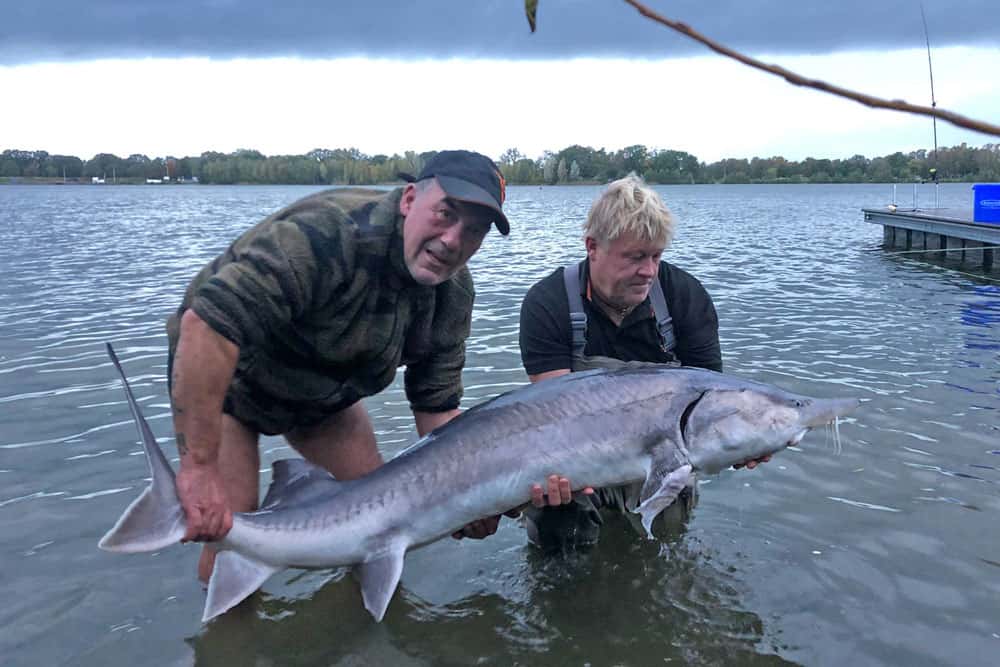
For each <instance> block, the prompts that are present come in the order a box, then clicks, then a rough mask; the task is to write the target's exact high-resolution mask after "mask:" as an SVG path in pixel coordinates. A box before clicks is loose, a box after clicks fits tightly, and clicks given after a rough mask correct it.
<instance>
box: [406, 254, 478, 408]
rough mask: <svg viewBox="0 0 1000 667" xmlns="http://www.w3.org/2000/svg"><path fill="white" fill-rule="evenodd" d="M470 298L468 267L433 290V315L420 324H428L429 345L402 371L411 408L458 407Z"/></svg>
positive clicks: (460, 397)
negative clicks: (428, 347)
mask: <svg viewBox="0 0 1000 667" xmlns="http://www.w3.org/2000/svg"><path fill="white" fill-rule="evenodd" d="M474 299H475V290H474V288H473V284H472V276H471V275H470V273H469V271H468V269H462V270H461V271H460V272H459V273H458V274H457V275H456V276H455V277H453V278H452V279H451V280H449V281H447V282H446V283H444V284H442V285H439V286H438V287H437V289H436V290H435V294H434V312H433V316H432V317H430V318H427V319H426V320H425V321H424V323H423V324H422V326H429V327H430V331H429V340H430V349H429V350H427V351H426V353H425V354H422V355H420V356H419V357H418V358H416V359H411V360H408V361H407V365H406V372H405V375H404V384H405V387H406V397H407V399H409V401H410V409H411V410H413V411H414V412H445V411H447V410H453V409H455V408H457V407H458V405H459V403H460V401H461V399H462V391H463V389H462V368H463V367H464V366H465V341H466V339H467V338H468V337H469V332H470V330H471V327H472V304H473V301H474ZM418 326H419V325H418Z"/></svg>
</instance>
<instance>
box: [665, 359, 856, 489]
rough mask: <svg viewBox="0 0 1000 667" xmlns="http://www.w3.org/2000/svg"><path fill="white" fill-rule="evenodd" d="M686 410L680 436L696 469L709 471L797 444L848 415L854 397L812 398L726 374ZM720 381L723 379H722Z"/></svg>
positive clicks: (708, 385)
mask: <svg viewBox="0 0 1000 667" xmlns="http://www.w3.org/2000/svg"><path fill="white" fill-rule="evenodd" d="M718 378H719V380H720V382H719V383H718V384H715V385H714V386H713V384H712V383H706V385H705V386H704V391H703V392H702V393H701V394H700V395H699V396H698V397H697V398H695V399H694V400H693V401H692V402H691V403H690V404H689V405H688V406H687V408H686V409H685V411H684V414H683V416H682V417H681V433H682V437H683V440H684V446H685V448H686V449H687V451H688V459H689V460H690V462H691V464H692V465H693V466H694V468H695V470H703V471H705V472H707V473H714V472H718V471H719V470H722V469H724V468H728V467H730V466H733V465H736V464H738V463H743V462H745V461H748V460H751V459H758V458H761V457H762V456H768V455H770V454H774V453H775V452H778V451H781V450H782V449H784V448H786V447H790V446H793V445H797V444H799V442H800V441H801V440H802V438H803V436H805V434H806V433H808V432H809V431H810V430H811V429H814V428H816V427H817V426H824V425H826V424H830V423H835V422H836V420H837V419H838V418H840V417H843V416H844V415H847V414H849V413H851V412H853V411H854V410H855V409H856V408H857V407H858V406H859V405H860V401H858V400H857V399H854V398H811V397H808V396H801V395H798V394H793V393H790V392H787V391H784V390H782V389H779V388H777V387H774V386H771V385H765V384H760V383H756V382H749V381H743V380H736V379H733V378H729V377H726V376H721V375H719V376H718ZM723 378H725V379H724V380H723Z"/></svg>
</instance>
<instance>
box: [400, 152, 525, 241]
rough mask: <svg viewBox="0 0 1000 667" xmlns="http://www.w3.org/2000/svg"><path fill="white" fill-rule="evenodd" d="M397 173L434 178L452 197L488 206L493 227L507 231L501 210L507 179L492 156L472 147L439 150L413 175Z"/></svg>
mask: <svg viewBox="0 0 1000 667" xmlns="http://www.w3.org/2000/svg"><path fill="white" fill-rule="evenodd" d="M399 176H400V178H402V179H403V180H405V181H407V182H410V183H413V182H415V181H422V180H424V179H426V178H436V179H437V182H438V185H440V186H441V189H442V190H444V192H445V194H446V195H448V196H449V197H451V198H452V199H457V200H458V201H462V202H467V203H469V204H478V205H480V206H485V207H487V208H489V209H492V210H493V211H494V212H495V213H496V215H497V217H496V218H495V219H494V220H493V224H495V225H496V226H497V230H499V232H500V233H501V234H509V233H510V223H509V222H508V221H507V216H506V215H504V213H503V201H504V199H505V198H506V195H507V192H506V190H507V182H506V181H505V180H504V178H503V174H501V173H500V169H498V168H497V166H496V165H495V164H494V163H493V160H491V159H489V158H488V157H486V156H485V155H483V154H481V153H475V152H473V151H441V152H440V153H437V154H436V155H434V157H432V158H431V159H429V160H427V163H426V164H425V165H424V168H423V169H421V170H420V173H419V174H418V175H417V177H416V178H414V177H413V176H411V175H409V174H402V173H401V174H399Z"/></svg>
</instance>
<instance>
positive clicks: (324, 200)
mask: <svg viewBox="0 0 1000 667" xmlns="http://www.w3.org/2000/svg"><path fill="white" fill-rule="evenodd" d="M401 194H402V190H401V189H397V190H393V191H391V192H386V191H379V190H364V189H358V188H351V189H337V190H328V191H324V192H320V193H316V194H314V195H311V196H309V197H306V198H304V199H301V200H299V201H297V202H295V203H294V204H292V205H290V206H289V207H287V208H285V209H283V210H281V211H279V212H277V213H275V214H273V215H271V216H270V217H268V218H266V219H265V220H263V221H262V222H260V223H259V224H257V225H256V226H255V227H253V228H251V229H250V230H249V231H247V232H246V233H244V234H243V235H242V236H240V237H239V238H238V239H236V241H235V242H233V244H232V245H231V246H230V247H229V248H228V249H227V250H226V251H225V252H224V253H222V255H220V256H219V257H217V258H216V259H215V260H214V261H213V262H211V263H210V264H209V265H208V266H206V267H205V268H204V269H202V270H201V272H200V273H198V275H197V276H195V278H194V280H193V281H192V282H191V284H190V285H189V286H188V289H187V292H186V293H185V295H184V301H183V303H182V304H181V306H180V308H179V309H178V311H177V313H176V314H175V315H173V316H172V317H171V318H170V320H169V321H168V323H167V332H168V338H169V344H170V354H171V358H172V357H173V354H174V351H175V350H176V346H177V339H178V336H179V322H180V316H181V315H182V314H183V313H184V311H185V310H186V309H188V308H192V309H194V311H195V312H196V313H197V314H198V315H199V316H200V317H201V318H202V319H203V320H205V322H206V323H208V325H209V326H211V327H212V329H214V330H215V331H217V332H219V333H220V334H221V335H223V336H225V337H226V338H227V339H229V340H230V341H232V342H233V343H235V344H236V345H237V346H239V348H240V355H239V361H238V364H237V368H236V373H235V376H234V378H233V381H232V384H231V385H230V388H229V392H228V394H227V396H226V400H225V404H224V411H225V412H227V413H228V414H232V415H233V416H235V417H236V418H237V419H239V420H240V421H242V422H244V423H245V424H247V425H248V426H250V427H252V428H255V429H256V430H258V431H260V432H261V433H267V434H276V433H285V432H287V431H289V430H290V429H292V428H293V427H296V426H311V425H313V424H316V423H318V422H320V421H322V420H323V419H325V418H326V417H328V416H330V415H331V414H333V413H334V412H337V411H339V410H341V409H343V408H345V407H347V406H348V405H350V404H351V403H354V402H356V401H357V400H359V399H361V398H363V397H365V396H371V395H373V394H376V393H378V392H379V391H381V390H382V389H384V388H385V387H387V386H388V385H389V384H390V383H391V382H392V381H393V379H394V378H395V374H396V369H397V368H398V367H399V366H400V365H404V364H405V365H406V373H405V381H404V384H405V388H406V395H407V398H408V399H409V401H410V407H411V408H412V409H413V410H417V411H423V412H438V411H444V410H449V409H452V408H456V407H458V404H459V399H460V398H461V395H462V366H463V365H464V363H465V339H466V338H467V337H468V335H469V328H470V323H471V319H472V302H473V296H474V292H473V286H472V277H471V275H470V274H469V271H468V269H466V268H463V269H462V270H461V271H460V272H459V273H458V274H456V275H455V276H454V277H452V278H451V279H450V280H448V281H446V282H444V283H442V284H441V285H438V286H436V287H427V286H423V285H419V284H418V283H416V282H414V280H413V279H412V277H411V276H410V273H409V271H408V270H407V268H406V264H405V261H404V259H403V237H402V231H403V217H402V216H401V215H400V213H399V200H400V196H401Z"/></svg>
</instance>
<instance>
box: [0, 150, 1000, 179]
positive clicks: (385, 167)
mask: <svg viewBox="0 0 1000 667" xmlns="http://www.w3.org/2000/svg"><path fill="white" fill-rule="evenodd" d="M433 154H434V153H432V152H426V153H416V152H414V151H406V152H404V153H403V154H402V155H398V154H394V155H392V156H387V155H374V156H369V155H366V154H364V153H362V152H361V151H360V150H358V149H357V148H346V149H345V148H338V149H333V150H330V149H319V148H317V149H315V150H312V151H310V152H308V153H306V154H305V155H272V156H266V155H263V154H262V153H261V152H260V151H257V150H252V149H240V150H237V151H234V152H232V153H218V152H205V153H202V154H201V155H199V156H197V157H184V158H175V157H170V156H168V157H163V158H160V157H157V158H149V157H147V156H145V155H141V154H133V155H130V156H128V157H127V158H120V157H118V156H116V155H113V154H111V153H99V154H98V155H95V156H94V157H93V158H91V159H90V160H87V161H86V162H84V161H83V160H81V159H80V158H78V157H73V156H66V155H50V154H49V153H47V152H45V151H25V150H5V151H3V153H0V179H8V180H9V179H49V180H61V179H62V178H63V177H65V178H66V179H67V180H73V181H80V180H82V181H89V180H90V179H91V178H92V177H99V178H111V176H112V174H114V175H115V177H117V179H118V182H125V183H129V182H131V183H143V182H145V179H147V178H161V177H163V176H165V175H169V176H170V179H171V180H172V181H173V180H177V179H180V180H184V181H192V180H195V179H197V180H198V181H199V182H201V183H213V184H233V183H257V184H265V183H268V184H288V185H292V184H295V185H364V184H373V183H375V184H379V183H399V182H401V181H400V177H399V174H400V173H407V174H416V173H418V172H419V171H420V168H421V167H422V165H423V164H424V162H425V161H426V160H427V159H428V158H430V157H431V156H432V155H433ZM933 160H934V162H936V165H935V166H936V167H937V173H938V176H939V178H940V179H941V180H943V181H981V182H987V181H994V182H995V181H1000V144H987V145H985V146H982V147H970V146H967V145H966V144H961V145H959V146H953V147H951V148H939V149H938V151H937V155H936V156H935V157H934V158H933ZM497 162H498V165H499V167H500V170H501V171H502V172H503V175H504V178H505V179H506V180H507V183H509V184H511V185H536V184H543V183H547V184H556V183H605V182H607V181H610V180H614V179H616V178H620V177H622V176H624V175H625V174H627V173H629V172H630V171H635V172H636V173H638V174H641V175H642V176H644V177H645V178H646V180H647V181H649V182H650V183H662V184H684V183H865V182H875V183H886V182H889V183H892V182H896V183H911V182H913V181H919V180H927V179H929V178H930V174H931V172H930V168H931V166H932V161H931V156H930V154H929V152H928V151H926V150H923V149H921V150H916V151H911V152H909V153H903V152H900V151H897V152H895V153H893V154H891V155H885V156H879V157H875V158H871V159H869V158H867V157H865V156H863V155H854V156H853V157H850V158H847V159H844V160H842V159H828V158H812V157H808V158H805V159H804V160H801V161H790V160H786V159H785V158H784V157H781V156H772V157H766V158H761V157H754V158H751V159H746V158H726V159H723V160H719V161H717V162H712V163H705V162H701V161H699V160H698V158H697V157H696V156H694V155H692V154H690V153H687V152H684V151H678V150H671V149H654V148H648V147H646V146H643V145H641V144H636V145H633V146H627V147H625V148H622V149H619V150H617V151H608V150H605V149H604V148H600V149H594V148H591V147H589V146H581V145H579V144H574V145H572V146H568V147H566V148H564V149H562V150H560V151H558V152H551V151H546V152H545V154H544V155H542V156H540V157H539V158H537V159H535V160H532V159H531V158H529V157H527V156H525V155H524V154H523V153H522V152H521V151H520V150H518V149H517V148H509V149H507V150H506V151H504V152H503V154H501V156H500V158H499V160H498V161H497Z"/></svg>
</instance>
